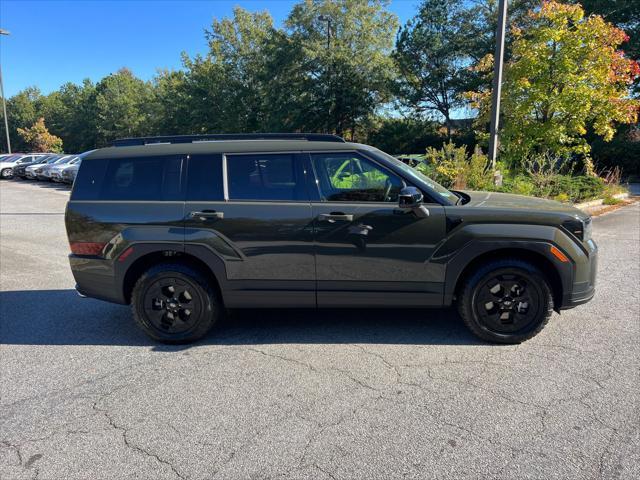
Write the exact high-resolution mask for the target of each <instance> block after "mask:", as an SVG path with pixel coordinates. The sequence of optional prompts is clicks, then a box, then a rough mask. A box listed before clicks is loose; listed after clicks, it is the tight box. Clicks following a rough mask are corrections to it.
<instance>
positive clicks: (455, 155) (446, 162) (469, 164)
mask: <svg viewBox="0 0 640 480" xmlns="http://www.w3.org/2000/svg"><path fill="white" fill-rule="evenodd" d="M486 166H487V157H486V155H484V154H483V153H482V152H481V151H480V150H479V149H476V151H475V152H474V153H473V154H472V155H471V156H469V155H468V153H467V149H466V147H464V146H462V147H456V145H455V144H454V143H453V142H449V143H445V144H444V145H443V147H442V148H441V149H435V148H432V147H429V148H427V151H426V155H425V160H424V162H422V163H421V164H420V165H418V166H417V167H416V168H418V170H419V171H420V172H422V173H424V174H425V175H427V176H429V177H431V178H433V179H434V180H435V181H436V182H438V183H440V184H442V185H443V186H445V187H446V188H456V189H465V188H468V189H470V190H486V189H488V188H490V187H491V186H492V178H493V177H492V174H491V172H488V171H486Z"/></svg>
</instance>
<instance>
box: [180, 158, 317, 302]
mask: <svg viewBox="0 0 640 480" xmlns="http://www.w3.org/2000/svg"><path fill="white" fill-rule="evenodd" d="M305 175H306V172H305V162H304V159H303V158H302V155H300V154H296V153H265V154H227V155H225V156H222V155H218V156H215V155H214V156H212V155H200V156H199V155H192V156H191V157H190V158H189V167H188V186H187V204H186V209H185V212H186V219H185V222H186V229H185V245H186V250H187V252H188V251H189V250H190V249H191V248H198V247H202V246H205V247H207V248H208V249H209V250H210V251H212V252H215V254H216V259H215V260H216V261H218V260H220V261H221V262H222V263H223V264H224V273H223V275H224V276H225V279H224V280H225V282H224V283H225V285H224V289H225V291H224V296H225V304H226V306H228V307H263V306H300V307H312V306H315V264H314V252H313V231H312V215H311V204H310V201H309V197H308V194H307V187H306V179H305ZM211 263H214V262H213V261H211ZM212 269H214V268H213V267H212ZM214 271H215V269H214ZM219 275H220V274H219Z"/></svg>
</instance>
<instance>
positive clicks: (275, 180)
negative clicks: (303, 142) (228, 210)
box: [227, 153, 308, 201]
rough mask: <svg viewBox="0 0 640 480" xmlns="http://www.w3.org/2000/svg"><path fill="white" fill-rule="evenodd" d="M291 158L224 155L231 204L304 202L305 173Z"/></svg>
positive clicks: (293, 156) (265, 155) (260, 155)
mask: <svg viewBox="0 0 640 480" xmlns="http://www.w3.org/2000/svg"><path fill="white" fill-rule="evenodd" d="M303 170H304V169H303V167H302V165H301V164H300V162H296V156H295V155H294V154H282V153H277V154H276V153H268V154H251V155H227V177H228V181H227V183H228V189H229V199H230V200H267V201H268V200H271V201H278V200H280V201H287V200H294V201H295V200H307V199H308V195H307V193H306V187H305V184H304V172H303Z"/></svg>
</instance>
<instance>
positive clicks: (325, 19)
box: [318, 15, 331, 50]
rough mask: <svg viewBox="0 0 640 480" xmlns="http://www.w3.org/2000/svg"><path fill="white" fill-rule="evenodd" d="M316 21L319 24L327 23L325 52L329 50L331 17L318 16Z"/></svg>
mask: <svg viewBox="0 0 640 480" xmlns="http://www.w3.org/2000/svg"><path fill="white" fill-rule="evenodd" d="M318 20H320V21H321V22H327V50H329V49H330V48H331V17H329V16H327V15H320V16H319V17H318Z"/></svg>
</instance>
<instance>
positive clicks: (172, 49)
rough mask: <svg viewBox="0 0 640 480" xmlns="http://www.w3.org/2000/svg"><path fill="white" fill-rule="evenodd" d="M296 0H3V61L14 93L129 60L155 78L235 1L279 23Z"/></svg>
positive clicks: (412, 3) (201, 47) (396, 5)
mask: <svg viewBox="0 0 640 480" xmlns="http://www.w3.org/2000/svg"><path fill="white" fill-rule="evenodd" d="M295 3H297V2H296V1H293V0H278V1H273V0H271V1H255V0H252V1H248V0H236V1H226V0H200V1H193V0H191V1H175V0H164V1H158V0H147V1H145V0H136V1H126V0H122V1H117V0H93V1H89V0H77V1H69V0H67V1H56V0H41V1H19V0H0V28H3V29H5V30H8V31H9V32H11V35H10V36H9V37H5V36H2V37H0V62H1V64H2V73H3V77H4V88H5V94H6V95H7V97H10V96H12V95H14V94H15V93H17V92H18V91H20V90H22V89H23V88H25V87H27V86H31V85H34V86H37V87H38V88H40V89H41V90H42V92H43V93H49V92H51V91H53V90H56V89H57V88H58V87H60V85H62V84H63V83H65V82H68V81H71V82H74V83H79V82H81V81H82V80H83V79H84V78H90V79H91V80H93V81H97V80H99V79H100V78H102V77H104V76H105V75H108V74H109V73H112V72H114V71H116V70H118V69H119V68H121V67H128V68H129V69H131V70H132V71H133V72H134V73H135V74H136V75H138V76H139V77H141V78H143V79H145V80H147V79H149V78H151V77H152V76H153V75H154V74H155V72H156V70H157V69H158V68H180V54H181V52H183V51H185V52H187V53H188V54H189V55H194V54H196V53H203V52H205V51H206V49H207V44H206V41H205V38H204V29H205V28H208V27H209V26H210V25H211V21H212V19H213V18H214V17H216V18H221V17H225V16H230V15H231V13H232V10H233V7H234V6H236V5H239V6H241V7H243V8H246V9H247V10H251V11H256V10H268V11H269V12H270V13H271V15H272V16H273V18H274V19H275V21H276V23H277V24H281V22H282V21H283V20H284V19H285V18H286V16H287V14H288V13H289V11H290V10H291V7H292V5H294V4H295ZM417 3H418V0H394V1H392V2H391V5H390V10H392V11H393V12H395V13H396V15H398V17H399V19H400V21H401V22H405V21H406V20H407V19H409V18H410V17H411V16H412V15H413V14H414V13H415V10H416V5H417Z"/></svg>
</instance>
